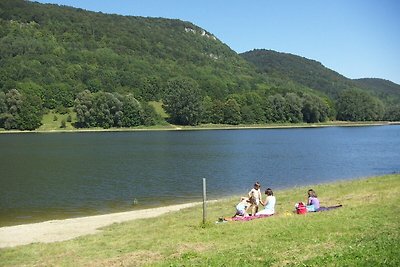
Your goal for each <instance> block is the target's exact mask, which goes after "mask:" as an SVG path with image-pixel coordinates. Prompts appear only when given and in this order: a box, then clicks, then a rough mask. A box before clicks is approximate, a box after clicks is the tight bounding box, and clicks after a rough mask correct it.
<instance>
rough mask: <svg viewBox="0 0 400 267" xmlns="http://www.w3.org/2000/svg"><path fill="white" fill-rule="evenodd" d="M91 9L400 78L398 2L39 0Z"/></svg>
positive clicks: (236, 46)
mask: <svg viewBox="0 0 400 267" xmlns="http://www.w3.org/2000/svg"><path fill="white" fill-rule="evenodd" d="M38 2H41V3H55V4H60V5H67V6H73V7H79V8H83V9H87V10H91V11H101V12H103V13H114V14H121V15H132V16H144V17H164V18H174V19H181V20H185V21H190V22H192V23H194V24H196V25H198V26H200V27H202V28H204V29H206V30H207V31H209V32H211V33H212V34H214V35H215V36H216V37H217V38H218V39H220V40H221V41H222V42H224V43H226V44H227V45H229V46H230V47H231V48H232V49H233V50H235V51H236V52H238V53H241V52H245V51H249V50H252V49H255V48H260V49H261V48H264V49H272V50H276V51H279V52H286V53H292V54H296V55H299V56H303V57H306V58H309V59H314V60H317V61H320V62H321V63H322V64H323V65H325V66H326V67H328V68H330V69H333V70H335V71H337V72H339V73H340V74H342V75H344V76H346V77H348V78H352V79H353V78H365V77H368V78H371V77H373V78H383V79H388V80H391V81H393V82H395V83H397V84H400V1H398V0H334V1H323V0H254V1H244V0H229V1H228V0H201V1H188V0H186V1H184V0H142V1H136V0H131V1H128V0H113V1H111V0H40V1H38Z"/></svg>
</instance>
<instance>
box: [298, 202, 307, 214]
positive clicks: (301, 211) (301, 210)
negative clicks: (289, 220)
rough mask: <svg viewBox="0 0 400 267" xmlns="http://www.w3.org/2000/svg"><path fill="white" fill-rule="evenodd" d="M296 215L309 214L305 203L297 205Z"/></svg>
mask: <svg viewBox="0 0 400 267" xmlns="http://www.w3.org/2000/svg"><path fill="white" fill-rule="evenodd" d="M296 213H297V214H306V213H307V207H306V205H304V203H303V202H300V203H298V204H297V205H296Z"/></svg>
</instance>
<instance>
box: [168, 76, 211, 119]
mask: <svg viewBox="0 0 400 267" xmlns="http://www.w3.org/2000/svg"><path fill="white" fill-rule="evenodd" d="M167 86H168V87H167V95H166V96H165V99H164V104H163V107H164V109H165V111H166V112H167V113H168V114H169V116H170V119H171V122H172V123H175V124H179V125H197V124H199V122H200V121H201V116H202V111H203V109H202V96H201V93H200V90H199V87H198V85H197V83H196V82H195V81H193V80H189V79H174V80H170V81H168V85H167Z"/></svg>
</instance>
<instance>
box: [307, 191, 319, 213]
mask: <svg viewBox="0 0 400 267" xmlns="http://www.w3.org/2000/svg"><path fill="white" fill-rule="evenodd" d="M307 194H308V200H307V211H308V212H315V211H318V210H319V208H320V207H319V200H318V198H317V194H316V193H315V191H314V190H312V189H310V190H308V192H307Z"/></svg>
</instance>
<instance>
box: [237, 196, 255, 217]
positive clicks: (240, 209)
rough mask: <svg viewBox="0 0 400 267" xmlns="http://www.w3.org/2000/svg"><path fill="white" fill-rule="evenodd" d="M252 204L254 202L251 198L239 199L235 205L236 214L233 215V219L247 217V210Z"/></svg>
mask: <svg viewBox="0 0 400 267" xmlns="http://www.w3.org/2000/svg"><path fill="white" fill-rule="evenodd" d="M252 202H254V200H252V199H251V198H247V197H241V198H240V202H239V203H238V204H237V205H236V213H235V215H233V217H236V216H244V217H246V216H249V214H248V213H247V209H248V208H249V206H250V205H251V204H252Z"/></svg>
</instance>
